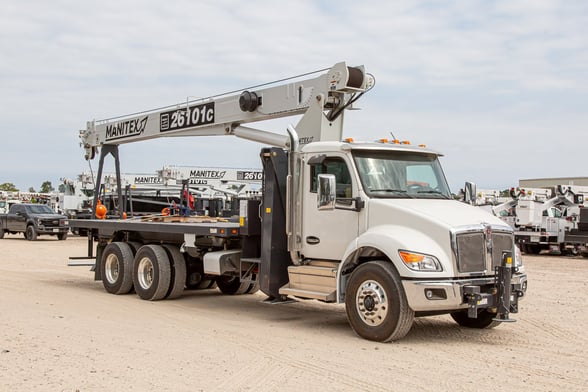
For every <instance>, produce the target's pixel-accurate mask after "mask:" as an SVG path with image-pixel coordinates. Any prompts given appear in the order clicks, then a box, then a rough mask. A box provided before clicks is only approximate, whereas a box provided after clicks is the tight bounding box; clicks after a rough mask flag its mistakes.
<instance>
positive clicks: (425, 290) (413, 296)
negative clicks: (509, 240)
mask: <svg viewBox="0 0 588 392" xmlns="http://www.w3.org/2000/svg"><path fill="white" fill-rule="evenodd" d="M510 281H511V289H512V296H517V297H518V298H522V297H523V296H524V294H525V292H526V291H527V275H526V274H519V273H517V274H514V275H513V276H512V277H511V280H510ZM402 284H403V286H404V292H405V293H406V298H407V300H408V305H409V306H410V307H411V309H412V310H414V311H415V312H443V311H448V312H449V311H456V310H460V309H468V308H469V304H468V298H467V296H466V291H467V289H465V288H466V287H468V288H470V287H476V286H477V287H480V289H481V291H482V292H486V291H488V290H490V289H491V288H492V287H495V285H496V279H495V278H494V277H487V278H473V279H450V280H403V281H402ZM512 296H511V298H512ZM479 305H481V306H480V307H484V306H483V305H485V304H483V303H482V304H479ZM488 305H491V304H488Z"/></svg>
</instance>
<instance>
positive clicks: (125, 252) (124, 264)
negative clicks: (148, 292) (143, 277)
mask: <svg viewBox="0 0 588 392" xmlns="http://www.w3.org/2000/svg"><path fill="white" fill-rule="evenodd" d="M101 267H102V285H103V286H104V289H105V290H106V291H107V292H109V293H111V294H127V293H129V292H130V291H131V289H132V288H133V252H132V250H131V248H130V247H129V245H127V244H125V243H124V242H112V243H110V244H108V245H106V248H104V252H103V253H102V266H101Z"/></svg>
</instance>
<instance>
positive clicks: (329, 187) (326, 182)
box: [317, 174, 337, 210]
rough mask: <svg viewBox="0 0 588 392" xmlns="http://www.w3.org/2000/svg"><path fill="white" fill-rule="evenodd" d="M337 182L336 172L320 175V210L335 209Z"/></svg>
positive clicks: (318, 201)
mask: <svg viewBox="0 0 588 392" xmlns="http://www.w3.org/2000/svg"><path fill="white" fill-rule="evenodd" d="M336 188H337V184H336V182H335V175H334V174H319V175H318V196H317V207H318V209H319V210H334V209H335V190H336Z"/></svg>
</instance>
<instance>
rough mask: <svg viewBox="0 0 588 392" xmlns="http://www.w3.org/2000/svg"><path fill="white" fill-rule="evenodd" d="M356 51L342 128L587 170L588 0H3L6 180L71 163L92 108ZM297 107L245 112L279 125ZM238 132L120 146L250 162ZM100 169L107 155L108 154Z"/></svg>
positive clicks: (279, 74) (134, 167)
mask: <svg viewBox="0 0 588 392" xmlns="http://www.w3.org/2000/svg"><path fill="white" fill-rule="evenodd" d="M340 61H346V62H347V63H348V65H364V66H365V67H366V70H367V71H368V72H369V73H371V74H373V75H374V77H375V79H376V86H375V88H374V89H372V90H371V91H370V92H369V93H367V94H366V95H365V96H364V97H362V99H361V100H359V101H358V102H357V105H356V106H358V107H360V108H361V109H362V110H360V111H352V112H348V113H347V114H346V118H345V131H344V137H354V138H355V139H359V140H375V139H378V138H381V137H389V135H390V132H392V133H393V134H394V135H395V136H396V137H397V138H398V139H402V140H406V139H407V140H410V141H411V142H412V143H414V144H421V143H422V144H426V145H427V147H429V148H432V149H434V150H437V151H440V152H442V153H443V154H444V156H443V158H441V159H442V165H443V167H444V170H445V174H446V177H447V179H448V182H449V184H450V186H451V188H452V190H453V191H454V192H457V191H458V190H459V189H460V188H461V187H463V183H464V182H465V181H473V182H475V183H476V184H477V185H478V187H479V188H485V189H506V188H510V187H512V186H517V185H518V181H519V179H528V178H544V177H579V176H583V177H585V176H588V166H587V164H586V151H587V149H588V136H587V135H586V131H587V130H588V129H587V128H588V110H587V109H588V2H586V1H584V0H566V1H555V0H507V1H500V0H498V1H487V0H471V1H443V0H430V1H403V0H395V1H365V2H359V1H347V0H340V1H336V2H335V1H326V0H325V1H307V0H298V1H292V2H277V1H266V0H260V1H255V0H253V1H238V0H211V1H206V0H199V1H191V0H185V1H184V0H181V1H174V0H169V1H166V2H163V1H152V0H143V1H139V0H118V1H110V0H102V1H70V0H53V1H50V2H47V1H38V0H30V1H23V0H0V146H1V148H0V184H1V183H5V182H11V183H13V184H15V185H16V186H17V187H18V188H19V189H20V190H23V191H26V190H28V189H29V188H30V187H33V188H35V189H39V188H40V186H41V184H42V183H43V182H44V181H51V182H52V184H53V185H54V186H55V187H57V185H58V184H59V182H60V179H61V178H72V179H75V178H76V177H77V176H78V175H79V174H81V173H82V172H88V171H89V168H90V167H91V168H92V170H94V171H96V169H97V167H98V159H95V160H93V161H86V160H85V159H84V151H83V149H82V148H81V147H80V145H79V142H80V140H79V137H78V133H79V130H80V129H85V128H86V122H87V121H90V120H93V119H103V118H108V117H113V116H118V115H124V114H127V113H134V112H137V111H142V110H147V109H151V108H156V107H161V106H166V105H171V104H175V103H178V102H185V101H186V98H187V97H207V96H211V95H215V94H219V93H223V92H227V91H233V90H239V89H245V88H247V87H249V86H254V85H257V84H260V83H266V82H269V81H273V80H277V79H282V78H285V77H289V76H294V75H299V74H302V73H305V72H309V71H314V70H318V69H324V68H328V67H331V66H332V65H334V64H335V63H338V62H340ZM297 121H298V119H297V118H286V119H281V120H274V121H272V122H268V123H263V124H262V126H259V125H257V124H256V125H255V126H256V127H257V128H262V129H265V130H269V131H274V132H284V134H285V129H286V127H287V125H288V124H290V123H292V124H295V123H296V122H297ZM260 147H261V146H260V145H259V144H256V143H253V142H248V141H244V140H240V139H237V138H232V137H192V138H181V139H167V138H163V139H157V140H152V141H145V142H139V143H132V144H128V145H123V146H121V148H120V151H121V161H122V171H123V172H127V173H154V174H155V171H156V170H158V169H161V168H162V167H163V166H166V165H168V166H169V165H179V166H208V167H217V166H221V167H233V168H259V167H261V164H260V161H259V149H260ZM106 168H107V170H108V168H109V166H107V167H106Z"/></svg>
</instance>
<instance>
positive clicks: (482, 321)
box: [451, 309, 500, 329]
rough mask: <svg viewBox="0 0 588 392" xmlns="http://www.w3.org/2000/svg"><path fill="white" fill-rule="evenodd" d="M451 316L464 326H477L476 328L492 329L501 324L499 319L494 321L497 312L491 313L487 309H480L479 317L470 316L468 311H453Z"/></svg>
mask: <svg viewBox="0 0 588 392" xmlns="http://www.w3.org/2000/svg"><path fill="white" fill-rule="evenodd" d="M451 317H452V318H453V320H455V322H456V323H458V324H459V325H460V326H462V327H467V328H476V329H490V328H494V327H496V326H497V325H498V324H500V322H499V321H494V320H493V319H494V318H495V317H496V313H490V312H488V311H487V310H485V309H481V310H479V311H478V317H477V318H470V317H468V312H467V311H460V312H453V313H451Z"/></svg>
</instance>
